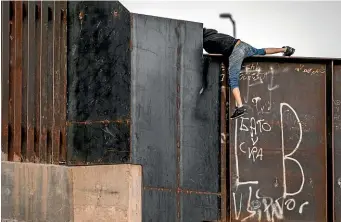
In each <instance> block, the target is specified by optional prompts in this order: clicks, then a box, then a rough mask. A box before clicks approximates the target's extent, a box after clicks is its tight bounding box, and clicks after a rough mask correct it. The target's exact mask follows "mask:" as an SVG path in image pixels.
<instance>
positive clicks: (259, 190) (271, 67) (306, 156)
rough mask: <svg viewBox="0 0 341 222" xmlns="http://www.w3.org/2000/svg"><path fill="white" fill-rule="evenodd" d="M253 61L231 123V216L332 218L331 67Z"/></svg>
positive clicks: (236, 218) (235, 218)
mask: <svg viewBox="0 0 341 222" xmlns="http://www.w3.org/2000/svg"><path fill="white" fill-rule="evenodd" d="M254 60H255V61H253V62H246V63H244V66H243V69H242V72H241V76H240V88H241V94H242V98H243V102H244V104H245V105H246V106H247V108H248V114H247V115H245V116H244V117H242V118H239V119H237V120H234V121H231V124H230V126H231V127H230V133H231V137H230V141H231V142H230V158H231V159H230V160H231V162H230V167H231V184H230V185H231V188H230V205H231V206H230V209H231V212H230V213H231V220H232V221H241V220H245V221H247V220H250V221H252V220H256V219H259V218H260V219H261V220H271V219H272V217H273V218H274V219H275V220H277V219H278V220H283V221H303V220H305V221H326V202H327V199H326V193H327V190H326V122H325V121H326V110H325V104H326V94H325V93H326V89H325V84H326V79H325V78H326V77H325V75H326V66H325V64H323V63H322V64H318V63H294V61H292V62H291V63H286V62H283V61H282V62H263V60H261V59H258V60H257V59H254ZM230 104H231V105H230V115H231V114H232V113H231V112H232V111H233V110H234V101H233V99H232V98H231V102H230ZM271 203H272V204H271ZM282 207H283V212H282ZM246 218H248V219H246Z"/></svg>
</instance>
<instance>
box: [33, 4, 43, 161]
mask: <svg viewBox="0 0 341 222" xmlns="http://www.w3.org/2000/svg"><path fill="white" fill-rule="evenodd" d="M35 7H36V13H35V14H36V18H37V20H36V23H35V37H36V46H35V50H36V60H35V81H34V82H35V86H36V87H35V98H34V99H35V102H34V104H35V116H36V118H35V129H34V151H35V161H36V162H39V161H40V155H41V151H40V147H41V146H40V141H41V131H42V130H41V118H40V117H41V116H40V114H41V106H40V98H41V85H40V80H41V65H40V64H41V58H42V56H41V37H42V36H41V35H42V33H41V30H42V29H41V27H42V24H41V17H42V16H41V2H37V3H36V5H35Z"/></svg>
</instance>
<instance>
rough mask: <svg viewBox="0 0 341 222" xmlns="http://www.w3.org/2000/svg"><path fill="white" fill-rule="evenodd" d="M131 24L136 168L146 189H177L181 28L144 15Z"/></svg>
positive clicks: (133, 160)
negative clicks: (139, 170)
mask: <svg viewBox="0 0 341 222" xmlns="http://www.w3.org/2000/svg"><path fill="white" fill-rule="evenodd" d="M131 19H132V24H131V26H132V39H131V41H132V55H131V58H132V59H131V64H132V65H131V68H132V71H131V74H132V86H133V87H132V107H131V109H132V110H131V118H132V134H131V135H132V138H131V140H132V144H131V145H132V162H133V163H137V164H141V165H142V166H143V185H144V186H148V187H161V188H172V189H175V188H177V183H178V182H177V181H178V177H177V172H178V169H177V158H178V147H177V145H180V141H179V139H178V120H177V119H178V110H179V108H180V107H179V106H180V103H179V102H180V101H179V98H177V97H180V95H179V93H180V86H179V87H178V85H177V80H178V77H177V75H181V74H180V73H179V74H177V72H181V71H182V70H183V69H182V67H181V65H182V63H180V64H178V65H177V58H178V56H180V55H178V53H179V54H181V53H182V52H177V47H180V45H181V43H183V40H182V39H180V38H183V35H182V33H183V28H182V32H181V31H180V30H181V28H180V27H181V25H182V24H181V23H179V24H178V23H177V21H175V20H171V19H163V18H157V17H153V16H146V15H139V14H131ZM177 27H178V28H177ZM178 29H180V30H178ZM146 30H148V31H147V32H146ZM175 30H177V34H176V33H175ZM177 35H179V36H177ZM178 69H179V70H178ZM177 90H179V92H177ZM177 103H179V104H177ZM177 143H179V144H177Z"/></svg>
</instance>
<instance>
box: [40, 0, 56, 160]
mask: <svg viewBox="0 0 341 222" xmlns="http://www.w3.org/2000/svg"><path fill="white" fill-rule="evenodd" d="M53 5H54V2H52V1H49V2H47V5H46V6H47V8H46V10H47V23H46V24H47V36H46V38H47V47H46V48H45V50H47V70H46V86H45V87H46V106H47V107H46V111H47V113H46V146H47V149H46V152H47V160H46V161H47V162H48V163H52V134H53V131H52V127H53V112H54V110H53V108H54V107H53V89H54V88H53V87H54V85H53V78H54V70H53V63H54V62H55V61H54V56H53V45H54V42H53V41H54V39H53V28H54V27H53V25H54V24H53V23H54V22H53V20H54V18H53V17H54V13H53V11H54V7H53ZM43 49H44V48H43Z"/></svg>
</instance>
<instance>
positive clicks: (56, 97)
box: [51, 1, 63, 164]
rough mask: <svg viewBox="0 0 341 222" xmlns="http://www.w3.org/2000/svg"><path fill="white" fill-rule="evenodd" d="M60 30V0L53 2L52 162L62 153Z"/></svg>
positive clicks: (57, 160)
mask: <svg viewBox="0 0 341 222" xmlns="http://www.w3.org/2000/svg"><path fill="white" fill-rule="evenodd" d="M60 31H61V10H60V2H58V1H57V2H53V67H52V70H53V84H52V85H53V120H52V133H51V134H52V144H51V148H52V163H55V164H58V163H59V153H60V134H61V133H60V117H61V103H60V102H61V97H62V96H63V94H61V92H60V89H61V88H60V83H61V75H60V59H61V56H60V51H61V48H60Z"/></svg>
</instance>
